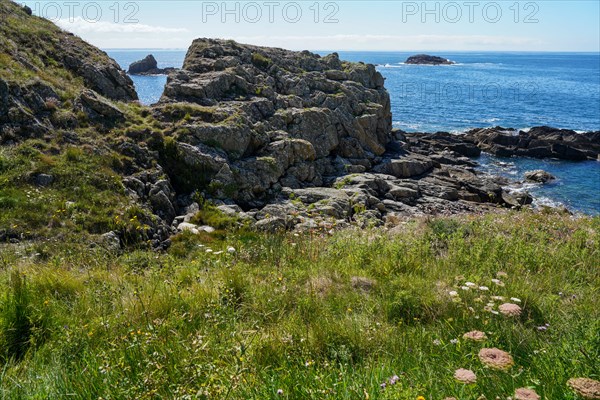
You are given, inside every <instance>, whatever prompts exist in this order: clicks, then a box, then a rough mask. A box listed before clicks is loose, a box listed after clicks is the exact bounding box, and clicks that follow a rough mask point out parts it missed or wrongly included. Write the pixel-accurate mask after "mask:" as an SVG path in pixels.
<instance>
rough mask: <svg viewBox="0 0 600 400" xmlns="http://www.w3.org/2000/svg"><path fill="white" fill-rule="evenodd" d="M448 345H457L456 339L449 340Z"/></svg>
mask: <svg viewBox="0 0 600 400" xmlns="http://www.w3.org/2000/svg"><path fill="white" fill-rule="evenodd" d="M450 343H452V344H456V343H458V339H450Z"/></svg>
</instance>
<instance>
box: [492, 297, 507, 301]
mask: <svg viewBox="0 0 600 400" xmlns="http://www.w3.org/2000/svg"><path fill="white" fill-rule="evenodd" d="M490 298H491V299H492V300H497V301H504V296H492V297H490Z"/></svg>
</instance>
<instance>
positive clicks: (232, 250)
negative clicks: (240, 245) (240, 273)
mask: <svg viewBox="0 0 600 400" xmlns="http://www.w3.org/2000/svg"><path fill="white" fill-rule="evenodd" d="M227 252H228V253H229V254H235V247H231V246H229V247H228V248H227Z"/></svg>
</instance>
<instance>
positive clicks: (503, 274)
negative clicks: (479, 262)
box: [496, 271, 508, 278]
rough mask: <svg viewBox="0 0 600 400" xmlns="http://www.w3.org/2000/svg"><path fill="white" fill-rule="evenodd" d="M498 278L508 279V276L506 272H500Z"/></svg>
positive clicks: (497, 274)
mask: <svg viewBox="0 0 600 400" xmlns="http://www.w3.org/2000/svg"><path fill="white" fill-rule="evenodd" d="M496 276H497V277H498V278H507V277H508V274H507V273H506V272H504V271H498V272H496Z"/></svg>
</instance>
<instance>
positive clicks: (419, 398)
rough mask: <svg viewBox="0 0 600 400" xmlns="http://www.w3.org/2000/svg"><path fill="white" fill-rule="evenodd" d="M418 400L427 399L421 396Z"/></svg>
mask: <svg viewBox="0 0 600 400" xmlns="http://www.w3.org/2000/svg"><path fill="white" fill-rule="evenodd" d="M417 400H425V397H423V396H419V397H417Z"/></svg>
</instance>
